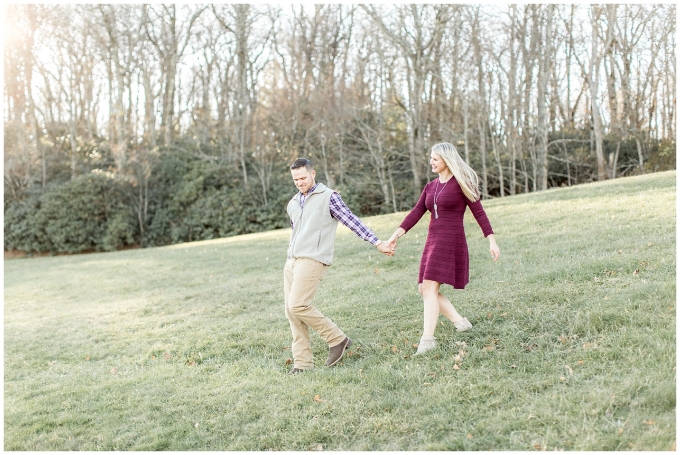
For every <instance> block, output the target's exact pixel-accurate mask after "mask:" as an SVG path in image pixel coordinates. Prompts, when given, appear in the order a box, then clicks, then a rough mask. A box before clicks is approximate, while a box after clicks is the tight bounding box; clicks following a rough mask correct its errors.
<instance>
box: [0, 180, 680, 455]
mask: <svg viewBox="0 0 680 455" xmlns="http://www.w3.org/2000/svg"><path fill="white" fill-rule="evenodd" d="M675 179H676V174H675V172H665V173H659V174H652V175H645V176H642V177H632V178H625V179H619V180H614V181H607V182H604V183H595V184H588V185H581V186H577V187H572V188H564V189H555V190H549V191H546V192H542V193H538V194H530V195H518V196H514V197H508V198H504V199H496V200H492V201H488V202H486V203H485V208H486V211H487V214H488V215H489V218H490V220H491V223H492V225H493V227H494V230H495V232H496V238H497V241H498V244H499V246H500V248H501V253H502V255H501V259H500V260H499V262H498V263H493V262H492V261H491V260H490V258H489V254H488V242H487V241H486V240H485V239H484V238H483V236H482V234H481V231H480V229H479V227H478V226H477V225H476V224H475V223H474V219H472V217H471V216H469V213H468V216H469V218H466V230H467V233H468V242H469V247H470V268H471V272H470V275H471V280H470V284H469V285H468V287H467V289H466V290H464V291H454V290H453V289H452V288H451V287H448V286H445V287H444V291H443V292H444V293H445V294H446V295H447V296H449V298H450V299H451V301H452V302H453V303H454V305H455V306H456V307H457V309H458V310H459V311H460V312H461V314H463V315H464V316H467V317H468V319H469V320H470V321H471V322H472V323H473V324H474V328H473V330H470V331H468V332H465V333H457V332H456V331H455V329H454V328H453V325H452V324H451V323H450V322H449V321H447V320H446V319H444V318H443V317H441V318H440V321H441V325H440V326H439V327H438V329H437V333H436V334H435V336H436V337H437V339H438V340H439V343H440V346H439V348H437V349H436V350H435V351H432V352H430V353H428V354H427V355H426V356H422V357H421V356H419V357H412V354H413V353H414V352H415V348H414V347H413V344H414V343H417V342H418V340H419V337H420V335H421V329H422V301H421V298H420V296H419V295H418V292H417V286H416V281H417V273H418V265H419V259H420V253H421V251H422V248H423V244H424V241H425V236H426V232H427V220H426V219H425V218H424V219H423V220H422V221H421V222H420V223H419V224H418V225H417V226H416V227H415V228H414V229H413V230H412V231H411V232H410V233H409V234H408V235H407V236H406V237H404V238H403V239H401V240H400V243H399V246H398V249H397V254H396V256H395V257H394V258H386V257H384V256H382V255H380V254H379V253H378V252H377V251H376V250H375V248H373V247H371V246H370V245H368V244H367V243H365V242H362V241H361V240H359V239H357V238H356V237H355V236H354V234H352V233H351V232H349V231H348V230H346V229H345V228H344V227H341V228H340V229H339V232H338V239H337V242H336V255H335V263H334V265H333V266H332V268H331V269H330V271H329V273H328V275H327V276H326V279H325V280H324V282H323V285H322V287H321V288H320V290H319V292H318V293H317V297H316V300H315V302H316V303H315V304H316V306H318V307H319V308H320V309H321V310H322V311H323V312H324V313H325V314H326V315H328V316H329V317H331V318H332V319H333V320H334V321H335V322H336V323H338V325H339V326H340V327H341V328H342V329H343V330H344V331H345V332H346V333H347V334H348V335H349V336H350V337H352V339H353V340H355V345H354V346H353V347H352V351H351V352H350V353H349V354H348V355H347V356H346V357H345V358H344V359H343V360H342V361H341V363H340V364H338V366H336V367H334V368H326V367H324V366H323V363H324V361H325V359H326V356H327V354H328V348H327V346H325V344H324V343H323V341H322V340H321V339H320V338H319V337H318V336H316V334H314V335H313V337H312V343H313V349H314V355H315V360H316V364H317V368H316V369H315V370H314V371H313V372H310V373H306V374H301V375H295V376H289V375H287V374H286V373H287V371H288V370H289V369H290V368H291V365H288V364H287V363H288V362H289V360H288V359H289V358H290V357H291V354H290V329H289V327H288V322H287V320H286V318H285V316H284V314H283V295H282V292H283V274H282V268H283V264H284V261H285V254H286V246H287V241H288V236H289V231H288V230H279V231H272V232H267V233H261V234H251V235H245V236H240V237H232V238H227V239H219V240H212V241H203V242H195V243H188V244H180V245H174V246H168V247H162V248H153V249H143V250H128V251H120V252H113V253H99V254H89V255H77V256H59V257H43V258H33V259H14V260H7V261H5V262H4V278H5V282H4V284H5V295H4V297H5V305H4V349H5V360H4V387H5V389H4V390H5V394H4V405H5V415H4V417H5V419H4V422H5V426H4V448H5V450H267V449H274V450H522V451H524V450H554V449H565V450H669V449H671V448H674V447H675V438H676V436H675V428H676V411H675V400H676V387H675V385H676V350H675V347H676V325H675V321H676V317H675V316H676V287H675V283H676V267H675V264H676V236H675V231H676V229H675V228H676V221H675V216H676V208H675V207H676V205H675V199H676V198H675V194H676V182H675ZM291 190H293V188H292V185H291ZM404 216H405V213H399V214H395V215H384V216H377V217H373V218H368V219H366V221H368V222H369V224H370V225H371V227H372V228H373V229H374V230H375V231H376V233H377V234H378V236H379V237H381V238H383V239H386V238H387V237H388V236H389V235H390V234H391V233H392V232H393V230H394V229H395V228H396V226H397V225H398V224H399V223H400V221H401V220H402V219H403V217H404Z"/></svg>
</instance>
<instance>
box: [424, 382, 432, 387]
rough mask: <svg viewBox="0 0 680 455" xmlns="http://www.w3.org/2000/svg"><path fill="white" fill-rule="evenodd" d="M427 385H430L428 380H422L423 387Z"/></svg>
mask: <svg viewBox="0 0 680 455" xmlns="http://www.w3.org/2000/svg"><path fill="white" fill-rule="evenodd" d="M429 385H431V384H430V383H429V382H423V387H427V386H429Z"/></svg>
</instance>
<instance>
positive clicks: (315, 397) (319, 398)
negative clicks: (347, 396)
mask: <svg viewBox="0 0 680 455" xmlns="http://www.w3.org/2000/svg"><path fill="white" fill-rule="evenodd" d="M314 401H316V402H317V403H322V402H324V401H325V400H322V399H321V397H320V396H319V395H314Z"/></svg>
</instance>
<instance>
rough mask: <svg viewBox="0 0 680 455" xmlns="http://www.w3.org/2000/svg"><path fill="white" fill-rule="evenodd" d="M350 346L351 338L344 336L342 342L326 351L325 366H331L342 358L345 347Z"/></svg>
mask: <svg viewBox="0 0 680 455" xmlns="http://www.w3.org/2000/svg"><path fill="white" fill-rule="evenodd" d="M350 346H352V340H350V339H349V337H345V339H344V340H342V342H341V343H340V344H339V345H337V346H333V347H332V348H331V349H330V352H329V353H328V360H326V366H327V367H332V366H333V365H335V364H336V363H338V362H339V361H340V359H342V356H343V355H345V349H347V348H349V347H350Z"/></svg>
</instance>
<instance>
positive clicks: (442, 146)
mask: <svg viewBox="0 0 680 455" xmlns="http://www.w3.org/2000/svg"><path fill="white" fill-rule="evenodd" d="M430 150H431V151H432V152H434V153H436V154H437V155H439V156H441V157H442V159H443V160H444V162H445V163H446V166H447V167H448V168H449V170H450V171H451V173H452V174H453V176H454V177H455V178H456V181H458V184H459V185H460V187H461V189H462V190H463V194H465V197H467V198H468V199H470V201H472V202H475V201H477V200H478V199H479V177H477V173H476V172H475V171H474V169H472V168H471V167H470V166H468V164H467V163H466V162H465V161H464V160H463V159H462V158H461V157H460V155H459V154H458V150H456V147H454V146H453V144H449V143H448V142H440V143H439V144H435V145H433V146H432V148H431V149H430Z"/></svg>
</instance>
